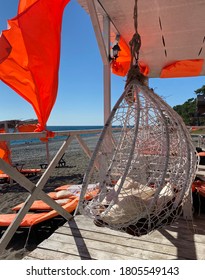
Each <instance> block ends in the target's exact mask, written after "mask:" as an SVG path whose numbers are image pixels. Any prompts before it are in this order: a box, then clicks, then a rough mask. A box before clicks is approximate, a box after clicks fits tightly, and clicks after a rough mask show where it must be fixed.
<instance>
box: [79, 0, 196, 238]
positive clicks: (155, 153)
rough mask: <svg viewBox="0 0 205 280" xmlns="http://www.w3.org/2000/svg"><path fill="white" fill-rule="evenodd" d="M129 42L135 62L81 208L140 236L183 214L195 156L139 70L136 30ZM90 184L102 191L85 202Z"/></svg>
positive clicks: (97, 153) (96, 218) (99, 222)
mask: <svg viewBox="0 0 205 280" xmlns="http://www.w3.org/2000/svg"><path fill="white" fill-rule="evenodd" d="M136 3H137V0H136V1H135V9H134V10H135V11H134V18H135V29H137V23H136V19H137V4H136ZM130 46H131V54H132V61H131V67H130V71H129V73H128V76H127V82H126V85H125V90H124V93H123V94H122V96H121V97H120V98H119V100H118V101H117V103H116V105H115V106H114V108H113V110H112V112H111V114H110V116H109V118H108V120H107V122H106V124H105V126H104V129H103V131H102V133H101V135H100V138H99V141H98V143H97V145H96V148H95V150H94V152H93V155H92V158H91V160H90V163H89V166H88V169H87V172H86V174H85V176H84V181H83V186H82V191H81V195H80V200H79V206H78V209H79V211H80V212H81V213H82V214H84V215H86V216H89V217H90V218H92V219H93V221H94V223H95V224H96V225H97V226H105V227H109V228H111V229H114V230H118V231H124V232H127V233H128V234H131V235H134V236H141V235H144V234H147V233H149V232H151V231H153V230H155V229H159V228H160V227H163V226H165V225H168V224H171V223H173V222H174V221H175V220H176V219H177V218H178V217H179V216H180V215H181V213H182V208H183V204H184V203H185V202H187V199H188V197H189V194H190V189H191V184H192V182H193V180H194V177H195V173H196V167H197V156H196V152H195V148H194V146H193V145H192V141H191V137H190V134H189V132H188V131H187V128H186V126H185V124H184V123H183V121H182V119H181V118H180V116H179V115H178V114H177V113H176V112H175V111H174V110H173V109H172V108H171V107H170V106H169V105H168V104H167V103H166V102H165V101H164V100H163V99H162V98H160V97H159V96H158V95H157V94H155V93H154V91H153V90H151V89H150V88H149V87H148V86H147V85H146V82H145V80H146V79H144V78H145V77H144V76H143V75H142V74H141V73H140V70H139V66H138V56H139V49H140V46H141V41H140V36H139V34H138V33H137V30H136V33H135V34H134V36H133V39H132V40H131V42H130ZM134 58H135V64H134V63H133V61H134ZM90 183H98V194H97V195H96V196H95V197H94V198H93V199H92V200H90V201H85V200H84V199H83V198H84V195H85V192H86V189H87V186H88V184H90Z"/></svg>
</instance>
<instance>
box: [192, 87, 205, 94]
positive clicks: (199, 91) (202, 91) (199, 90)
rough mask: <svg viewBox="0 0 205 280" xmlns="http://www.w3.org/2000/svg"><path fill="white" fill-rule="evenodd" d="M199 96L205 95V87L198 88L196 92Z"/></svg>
mask: <svg viewBox="0 0 205 280" xmlns="http://www.w3.org/2000/svg"><path fill="white" fill-rule="evenodd" d="M194 92H195V93H196V94H197V95H198V94H205V85H203V86H202V87H201V88H198V89H197V90H195V91H194Z"/></svg>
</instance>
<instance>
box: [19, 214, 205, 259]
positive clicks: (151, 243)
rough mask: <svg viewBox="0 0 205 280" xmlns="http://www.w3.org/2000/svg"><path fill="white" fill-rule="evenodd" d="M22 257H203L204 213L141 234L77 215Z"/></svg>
mask: <svg viewBox="0 0 205 280" xmlns="http://www.w3.org/2000/svg"><path fill="white" fill-rule="evenodd" d="M24 259H27V260H28V259H42V260H54V259H55V260H67V259H70V260H77V259H78V260H80V259H81V260H86V259H97V260H108V259H109V260H124V259H126V260H131V259H135V260H137V259H140V260H152V259H154V260H160V259H161V260H175V259H183V260H185V259H191V260H200V259H202V260H204V259H205V215H203V216H198V217H195V218H194V220H193V222H186V221H185V220H179V221H178V222H176V223H175V224H174V225H172V226H169V227H166V228H163V229H160V230H157V231H154V232H153V233H151V234H149V235H145V236H141V237H133V236H131V235H128V234H126V233H122V232H117V231H113V230H110V229H108V228H101V227H96V226H95V225H94V224H93V222H92V220H90V219H89V218H87V217H84V216H81V215H78V216H76V217H75V219H73V220H71V221H69V222H66V223H65V225H64V226H62V227H60V228H58V229H57V230H56V231H55V232H54V233H53V234H52V235H51V236H50V237H49V238H48V239H46V240H44V241H43V242H42V243H41V244H39V245H38V247H37V248H36V249H35V250H34V251H32V252H31V253H30V254H29V255H28V256H26V257H25V258H24Z"/></svg>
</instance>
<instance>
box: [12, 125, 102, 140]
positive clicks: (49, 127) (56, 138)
mask: <svg viewBox="0 0 205 280" xmlns="http://www.w3.org/2000/svg"><path fill="white" fill-rule="evenodd" d="M102 128H103V126H91V125H90V126H47V130H50V131H67V130H88V129H89V130H90V129H102ZM86 136H88V135H86V134H84V137H86ZM64 138H65V137H64V136H58V137H55V140H60V139H62V140H63V139H64ZM51 141H52V139H51ZM35 143H40V140H39V139H38V138H36V139H29V140H28V139H27V140H23V139H21V140H15V141H11V145H22V144H35Z"/></svg>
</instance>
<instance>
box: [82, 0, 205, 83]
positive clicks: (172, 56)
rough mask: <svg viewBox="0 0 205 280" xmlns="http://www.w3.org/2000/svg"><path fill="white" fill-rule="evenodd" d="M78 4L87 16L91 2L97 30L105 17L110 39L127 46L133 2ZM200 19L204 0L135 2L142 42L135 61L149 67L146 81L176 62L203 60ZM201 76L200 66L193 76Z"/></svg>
mask: <svg viewBox="0 0 205 280" xmlns="http://www.w3.org/2000/svg"><path fill="white" fill-rule="evenodd" d="M78 2H79V4H80V5H81V6H82V7H83V8H84V9H85V10H86V11H87V12H88V13H89V14H90V15H91V16H92V14H91V13H92V12H91V10H90V9H89V2H94V4H95V7H96V10H97V15H98V20H99V26H100V27H101V30H103V24H102V22H103V21H102V18H103V17H105V16H108V18H109V20H110V22H111V32H110V34H111V37H112V36H113V35H114V34H120V35H121V36H122V37H123V38H124V40H125V41H126V43H127V44H128V45H129V41H130V40H131V38H132V36H133V34H134V33H135V30H134V19H133V12H134V4H135V1H134V0H127V1H125V0H95V1H93V0H87V1H86V0H78ZM204 15H205V0H138V32H139V34H140V35H141V40H142V46H141V49H140V56H139V58H140V61H142V62H144V63H145V64H146V65H147V66H148V67H149V74H148V77H153V78H154V77H160V74H161V71H162V69H163V68H164V67H165V66H167V65H170V64H172V63H174V62H176V61H182V60H196V59H197V60H199V59H200V60H201V59H202V60H203V59H204V56H205V19H204ZM94 28H96V27H95V26H94ZM202 63H203V61H202ZM204 74H205V65H204V63H203V66H202V69H201V70H200V73H198V74H197V76H199V75H201V76H203V75H204ZM182 76H184V74H183V73H182Z"/></svg>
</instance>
